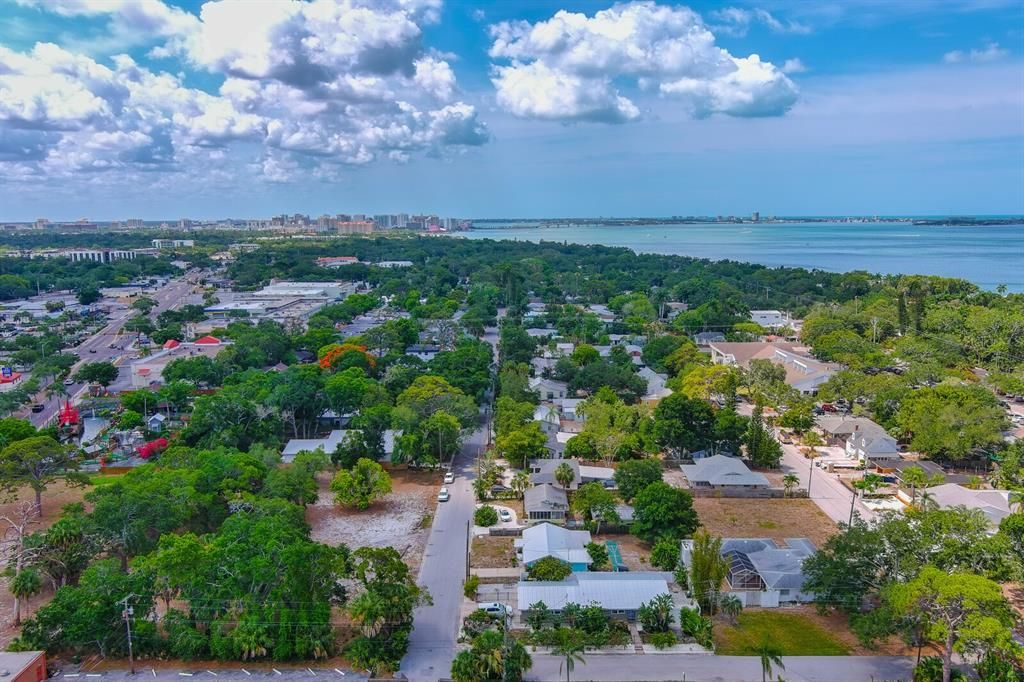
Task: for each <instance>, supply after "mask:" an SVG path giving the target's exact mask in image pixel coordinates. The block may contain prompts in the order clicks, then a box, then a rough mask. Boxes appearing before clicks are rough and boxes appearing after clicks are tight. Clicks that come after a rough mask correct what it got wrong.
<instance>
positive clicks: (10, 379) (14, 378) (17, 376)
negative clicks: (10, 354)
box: [0, 372, 21, 384]
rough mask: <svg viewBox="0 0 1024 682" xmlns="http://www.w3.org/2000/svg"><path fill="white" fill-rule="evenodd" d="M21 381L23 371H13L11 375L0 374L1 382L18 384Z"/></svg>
mask: <svg viewBox="0 0 1024 682" xmlns="http://www.w3.org/2000/svg"><path fill="white" fill-rule="evenodd" d="M19 381H21V372H11V375H10V376H7V377H5V376H3V375H0V384H16V383H18V382H19Z"/></svg>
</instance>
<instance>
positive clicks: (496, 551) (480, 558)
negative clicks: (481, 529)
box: [469, 535, 516, 568]
mask: <svg viewBox="0 0 1024 682" xmlns="http://www.w3.org/2000/svg"><path fill="white" fill-rule="evenodd" d="M514 543H515V538H512V537H495V536H491V535H478V536H477V537H475V538H473V548H472V549H471V550H470V559H469V561H470V564H469V565H470V566H471V567H473V568H515V566H516V550H515V545H514Z"/></svg>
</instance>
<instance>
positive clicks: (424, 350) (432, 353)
mask: <svg viewBox="0 0 1024 682" xmlns="http://www.w3.org/2000/svg"><path fill="white" fill-rule="evenodd" d="M440 352H441V347H440V346H435V345H432V344H423V343H414V344H412V345H410V346H406V347H405V354H406V355H411V356H413V357H414V358H419V359H420V360H422V361H423V362H430V361H431V360H433V359H434V358H435V357H436V356H437V354H438V353H440Z"/></svg>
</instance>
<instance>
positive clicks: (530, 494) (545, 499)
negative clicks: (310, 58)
mask: <svg viewBox="0 0 1024 682" xmlns="http://www.w3.org/2000/svg"><path fill="white" fill-rule="evenodd" d="M523 506H524V507H525V509H526V511H527V512H529V511H531V510H533V511H545V510H551V509H561V510H564V509H568V508H569V498H568V496H566V494H565V491H564V490H562V489H561V488H556V487H555V486H553V485H551V484H550V483H543V484H541V485H535V486H533V487H532V488H527V490H526V494H525V495H524V496H523Z"/></svg>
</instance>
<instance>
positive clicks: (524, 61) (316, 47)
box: [0, 0, 1024, 220]
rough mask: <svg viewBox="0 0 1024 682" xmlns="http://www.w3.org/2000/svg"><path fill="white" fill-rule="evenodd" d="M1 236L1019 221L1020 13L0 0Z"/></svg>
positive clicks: (773, 6) (873, 4) (861, 0)
mask: <svg viewBox="0 0 1024 682" xmlns="http://www.w3.org/2000/svg"><path fill="white" fill-rule="evenodd" d="M0 10H2V11H0V220H31V219H34V218H36V217H39V216H46V217H48V218H50V219H53V220H62V219H72V218H78V217H83V216H87V217H90V218H93V219H124V218H128V217H143V218H147V219H157V218H176V217H182V216H189V217H258V216H268V215H272V214H275V213H282V212H287V213H294V212H304V213H310V214H314V215H316V214H320V213H323V212H327V213H341V212H360V213H383V212H432V213H438V214H442V215H452V216H466V217H485V216H519V217H528V216H561V215H591V216H597V215H605V216H630V215H683V214H685V215H691V214H722V213H737V214H744V213H749V212H751V211H755V210H758V211H760V212H761V213H762V214H765V215H768V214H782V215H787V214H788V215H800V214H883V215H884V214H896V213H901V214H907V213H909V214H950V213H957V214H961V213H984V214H1006V213H1014V214H1018V213H1024V8H1022V6H1021V5H1020V3H1019V2H1009V1H1003V0H933V1H932V2H923V1H921V2H918V1H914V0H907V1H905V2H884V1H882V0H845V1H843V2H840V1H836V2H829V1H828V0H825V1H822V2H791V1H785V0H765V1H763V2H746V1H744V0H738V1H737V2H732V3H712V2H695V3H689V4H674V3H667V2H660V3H655V2H628V3H620V4H617V5H613V4H611V3H608V2H590V1H586V2H565V1H563V2H546V1H544V2H541V1H531V2H476V3H474V2H469V1H468V0H458V1H449V2H447V3H443V4H442V2H441V1H440V0H403V1H400V0H315V1H314V2H312V3H306V2H302V1H299V0H295V1H288V2H284V1H282V2H269V1H267V2H261V3H251V2H250V3H245V2H236V1H233V0H215V1H211V2H202V1H198V0H197V1H189V2H184V1H182V2H171V1H169V0H0Z"/></svg>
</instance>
